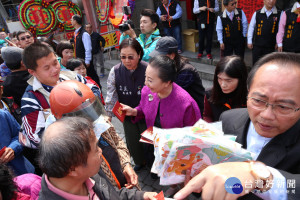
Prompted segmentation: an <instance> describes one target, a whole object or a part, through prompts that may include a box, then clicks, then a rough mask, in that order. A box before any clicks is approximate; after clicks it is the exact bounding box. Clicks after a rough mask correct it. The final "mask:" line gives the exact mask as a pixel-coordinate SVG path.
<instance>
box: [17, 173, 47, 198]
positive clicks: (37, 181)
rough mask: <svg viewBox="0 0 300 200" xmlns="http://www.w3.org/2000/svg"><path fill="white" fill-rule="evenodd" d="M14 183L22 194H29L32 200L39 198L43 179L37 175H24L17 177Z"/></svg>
mask: <svg viewBox="0 0 300 200" xmlns="http://www.w3.org/2000/svg"><path fill="white" fill-rule="evenodd" d="M14 181H15V183H16V185H17V187H18V191H19V192H20V193H25V194H28V195H29V196H31V199H32V200H36V199H38V198H39V192H40V190H41V181H42V177H40V176H38V175H35V174H23V175H21V176H17V177H15V178H14Z"/></svg>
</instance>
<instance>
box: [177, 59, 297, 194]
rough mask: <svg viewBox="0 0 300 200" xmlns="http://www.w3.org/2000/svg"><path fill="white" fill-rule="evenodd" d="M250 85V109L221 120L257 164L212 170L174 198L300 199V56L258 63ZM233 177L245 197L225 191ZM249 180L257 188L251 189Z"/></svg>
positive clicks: (229, 113) (225, 165)
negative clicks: (195, 195) (194, 195)
mask: <svg viewBox="0 0 300 200" xmlns="http://www.w3.org/2000/svg"><path fill="white" fill-rule="evenodd" d="M247 84H248V91H249V93H248V100H247V109H236V110H229V111H226V112H224V113H223V114H222V115H221V118H220V119H221V120H222V123H223V131H224V133H225V134H235V135H237V138H236V141H237V142H239V143H241V144H242V146H243V148H246V149H247V150H249V151H251V152H253V153H254V154H255V156H254V157H253V160H255V161H250V162H228V163H222V164H217V165H213V166H210V167H207V168H206V169H205V170H203V171H202V172H201V173H200V174H199V175H197V176H196V177H194V178H193V179H191V181H189V183H188V184H187V185H186V186H185V187H184V189H182V190H181V191H180V192H179V193H177V194H176V195H175V199H182V198H184V197H185V196H186V195H188V194H189V193H191V192H193V191H194V192H200V191H202V197H203V199H225V198H226V199H236V198H237V197H239V196H243V197H242V199H251V200H252V199H260V198H263V199H272V200H273V199H281V200H282V199H299V198H300V156H299V153H300V111H299V110H300V90H299V85H300V55H299V54H298V55H297V54H293V53H272V54H268V55H267V56H265V57H263V58H262V59H261V60H259V61H258V62H257V64H256V66H255V67H254V69H253V70H252V71H251V72H250V74H249V77H248V83H247ZM229 177H236V178H238V179H239V180H240V181H241V185H242V186H243V190H242V192H241V193H240V194H230V193H228V192H227V191H226V189H225V187H226V184H225V181H226V180H228V178H229ZM250 182H251V183H255V184H252V185H251V187H250V186H249V183H250ZM258 182H261V185H258V184H257V183H258ZM272 183H273V184H272ZM250 191H251V192H250ZM248 192H250V194H247V193H248ZM253 193H254V194H253ZM258 193H260V194H258ZM245 194H247V195H245ZM244 195H245V196H244ZM259 197H260V198H259Z"/></svg>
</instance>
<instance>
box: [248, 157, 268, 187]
mask: <svg viewBox="0 0 300 200" xmlns="http://www.w3.org/2000/svg"><path fill="white" fill-rule="evenodd" d="M249 163H250V171H251V174H252V176H253V177H254V179H255V180H257V181H259V180H261V181H262V182H263V187H257V186H256V187H255V188H254V189H256V190H259V191H261V192H266V191H268V190H269V189H270V188H271V187H269V186H270V185H269V184H268V185H267V183H270V182H271V181H272V180H273V175H272V173H271V172H270V170H269V169H268V168H267V166H266V165H265V164H264V163H262V162H259V161H250V162H249Z"/></svg>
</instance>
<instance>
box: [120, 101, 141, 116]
mask: <svg viewBox="0 0 300 200" xmlns="http://www.w3.org/2000/svg"><path fill="white" fill-rule="evenodd" d="M121 105H122V111H124V112H125V115H126V116H136V115H137V110H136V109H135V108H131V107H130V106H127V105H125V104H122V103H121Z"/></svg>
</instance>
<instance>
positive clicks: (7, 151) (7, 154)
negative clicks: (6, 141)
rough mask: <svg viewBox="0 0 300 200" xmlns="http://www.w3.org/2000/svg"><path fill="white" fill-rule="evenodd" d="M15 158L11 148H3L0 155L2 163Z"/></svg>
mask: <svg viewBox="0 0 300 200" xmlns="http://www.w3.org/2000/svg"><path fill="white" fill-rule="evenodd" d="M14 158H15V151H14V150H13V149H12V148H9V147H7V148H5V151H4V153H3V154H2V156H1V157H0V160H1V161H2V162H4V163H8V162H10V161H12V160H13V159H14Z"/></svg>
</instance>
